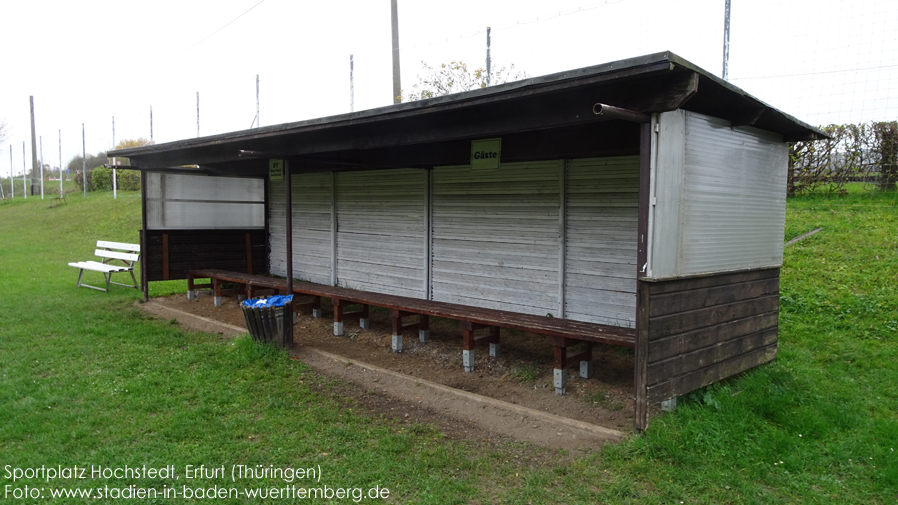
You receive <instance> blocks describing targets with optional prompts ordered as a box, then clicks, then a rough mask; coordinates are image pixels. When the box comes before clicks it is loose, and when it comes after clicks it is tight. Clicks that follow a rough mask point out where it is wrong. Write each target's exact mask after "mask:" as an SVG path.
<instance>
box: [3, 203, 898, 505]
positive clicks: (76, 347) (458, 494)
mask: <svg viewBox="0 0 898 505" xmlns="http://www.w3.org/2000/svg"><path fill="white" fill-rule="evenodd" d="M68 202H69V203H68V204H67V205H62V206H60V207H56V208H53V209H49V208H48V202H47V201H41V200H40V199H39V198H28V199H27V200H23V199H21V198H17V199H16V200H14V201H11V202H10V201H4V202H0V485H2V486H3V489H2V490H0V493H2V494H0V500H4V501H5V500H10V501H11V502H17V503H18V502H21V503H38V502H39V503H73V502H74V503H82V502H97V503H104V502H117V501H122V500H120V499H115V497H114V495H115V493H119V495H120V496H124V495H121V493H126V492H128V490H129V489H130V490H131V492H133V493H135V494H136V493H139V492H152V491H141V490H145V489H149V490H153V491H154V492H156V493H157V497H156V498H141V499H134V500H133V502H135V503H190V502H194V501H197V502H204V501H206V499H197V498H195V497H194V498H184V497H183V493H184V492H185V486H186V489H204V490H205V491H204V492H206V493H208V492H210V491H209V490H210V489H215V488H214V486H218V489H219V491H218V492H228V489H229V488H234V489H239V490H241V491H242V490H243V489H244V488H268V487H276V488H278V489H284V487H285V486H290V485H291V483H288V482H285V480H284V479H282V478H266V477H262V478H237V479H236V480H235V481H232V479H231V475H230V471H231V468H232V465H249V466H251V467H254V468H255V465H262V466H261V467H258V468H294V469H299V468H314V469H315V471H316V472H317V471H318V468H320V481H319V480H317V479H309V478H300V479H297V480H294V482H293V483H292V485H293V486H296V488H300V487H303V488H304V487H314V488H324V486H328V488H329V489H331V490H332V491H333V490H334V489H337V488H349V489H356V488H357V489H360V490H362V493H363V494H366V493H368V491H369V490H371V489H373V488H377V489H378V491H379V492H381V493H383V488H386V489H388V490H389V499H388V500H386V501H389V502H391V503H440V504H442V503H512V504H517V503H520V504H524V503H634V504H635V503H640V504H643V503H674V504H676V503H758V504H771V503H772V504H777V503H783V504H785V503H857V504H870V503H881V504H888V503H895V502H896V501H898V456H896V453H895V449H896V448H898V387H896V385H898V365H896V362H898V294H896V292H898V289H896V287H898V200H896V196H895V195H894V194H893V195H881V194H877V193H870V192H865V191H852V193H851V194H849V195H848V196H845V197H835V196H827V195H809V196H805V197H801V198H796V199H792V200H790V201H789V204H788V211H787V224H786V238H787V239H789V238H793V237H796V236H798V235H800V234H802V233H805V232H807V231H810V230H812V229H814V228H817V227H823V228H824V231H823V232H821V233H818V234H816V235H814V236H812V237H809V238H807V239H805V240H803V241H801V242H798V243H796V244H794V245H791V246H789V247H788V248H787V249H786V254H785V264H784V267H783V276H782V285H781V289H782V298H781V310H782V312H781V319H780V351H779V356H778V357H777V359H776V360H775V361H774V362H773V363H772V364H770V365H767V366H764V367H761V368H760V369H756V370H753V371H751V372H749V373H746V374H743V375H741V376H739V377H736V378H734V379H731V380H728V381H725V382H723V383H720V384H716V385H714V386H711V387H709V388H706V389H704V390H701V391H698V392H696V393H693V394H691V395H688V396H687V397H686V398H683V399H681V401H680V405H679V408H678V409H677V411H676V412H675V413H673V414H670V415H665V416H663V417H661V418H657V419H654V420H653V421H652V424H651V426H650V428H649V430H648V431H647V432H646V433H645V434H644V435H642V436H640V437H635V438H632V439H631V440H629V441H627V442H625V443H621V444H618V445H615V446H609V447H606V448H604V449H600V450H593V451H585V452H582V453H566V452H564V451H552V450H548V449H541V448H537V447H532V446H527V445H524V444H509V443H495V442H476V443H475V442H469V441H459V440H450V439H448V438H446V437H444V436H443V435H441V434H440V432H439V431H437V430H436V429H435V428H434V427H431V426H427V425H418V424H407V423H404V422H401V421H398V420H393V419H390V418H386V417H382V416H379V415H374V414H371V413H368V412H364V411H361V410H360V409H359V408H357V407H356V406H354V404H353V402H352V401H351V400H350V399H347V398H344V397H341V396H340V395H339V394H338V393H336V392H335V386H337V384H335V383H333V382H331V381H329V380H327V379H324V378H321V377H319V376H317V375H316V374H315V373H314V372H312V371H311V370H310V369H309V368H307V367H306V366H305V365H303V364H302V363H300V362H298V361H295V360H290V359H289V358H288V357H287V355H286V354H285V353H283V352H281V351H278V350H276V349H273V348H269V347H264V346H259V345H256V344H254V343H253V342H252V341H251V340H249V339H248V338H238V339H236V340H229V339H223V338H221V337H219V336H216V335H209V334H197V333H187V332H185V331H183V330H182V329H180V328H179V327H178V326H177V325H176V324H172V323H171V322H168V321H158V320H153V319H150V318H148V317H147V316H145V315H144V314H143V313H142V312H141V311H139V310H138V309H137V308H135V307H134V303H135V302H136V301H137V300H138V299H139V298H140V296H139V294H138V293H137V292H136V291H135V290H129V289H126V288H120V287H119V288H115V289H113V290H112V292H111V293H109V294H105V293H100V292H96V291H92V290H88V289H76V288H75V287H74V285H75V279H76V277H77V271H76V270H74V269H71V268H69V267H67V266H66V263H67V262H68V261H74V260H84V259H88V258H90V257H91V255H92V252H93V246H94V243H95V241H96V240H97V239H101V238H102V239H107V240H115V241H121V242H137V240H138V235H137V230H138V229H139V226H140V224H139V223H140V207H139V195H137V194H136V193H128V192H121V193H119V198H118V199H117V200H113V199H112V197H111V194H109V193H97V194H90V195H89V196H88V197H87V198H83V197H82V196H80V195H75V196H70V198H69V199H68ZM184 289H185V286H184V283H183V282H178V281H173V282H167V283H154V284H153V285H152V286H151V295H152V296H155V295H160V294H168V293H173V292H179V291H183V290H184ZM201 464H202V465H205V466H206V467H207V468H218V467H221V466H222V465H224V466H225V468H226V472H225V473H226V474H227V475H226V477H222V476H221V475H217V474H212V475H207V476H200V477H199V478H193V479H188V474H187V465H195V466H198V465H201ZM169 465H172V466H174V469H175V473H176V475H175V476H165V475H153V476H148V475H145V474H140V475H135V474H133V473H131V474H129V475H121V472H120V476H118V477H116V476H114V475H113V476H109V477H108V478H107V477H106V476H103V475H99V476H96V477H91V475H90V469H91V467H92V466H93V467H94V468H97V467H103V468H109V469H116V468H118V469H124V468H125V467H126V466H127V467H131V468H134V467H138V468H143V467H144V466H146V467H148V468H165V467H167V466H169ZM269 465H271V467H269ZM42 466H44V467H53V468H54V469H56V468H57V467H60V466H61V467H63V468H71V467H74V466H78V467H79V468H81V467H87V469H88V471H87V472H86V474H85V475H84V477H85V478H84V479H78V478H56V479H49V480H48V479H47V478H46V477H47V476H46V475H45V474H41V475H38V476H34V475H31V476H30V477H29V476H27V475H26V476H24V477H22V478H16V479H15V480H14V477H15V469H17V468H18V469H21V470H23V471H26V470H27V469H40V468H41V467H42ZM26 486H27V490H26ZM129 486H134V487H129ZM63 488H67V489H80V490H82V491H87V490H88V489H93V491H92V492H93V493H95V494H94V495H93V496H94V498H91V499H86V498H78V499H72V498H57V499H52V498H50V493H51V489H53V490H55V491H56V492H58V491H59V490H60V489H63ZM38 490H39V491H38ZM174 491H177V493H178V495H177V496H178V498H177V499H175V498H172V497H171V494H172V493H173V492H174ZM17 493H18V494H17ZM23 493H24V494H25V495H28V494H33V493H38V494H41V493H42V494H41V496H42V497H43V498H41V499H22V500H18V499H16V497H17V496H21V495H22V494H23ZM97 493H99V494H100V496H101V498H100V499H97V498H96V497H97ZM104 493H105V494H104ZM165 493H168V495H169V497H165ZM299 501H312V502H325V501H327V500H323V499H319V500H299V499H293V498H290V499H284V498H278V499H266V500H262V499H261V498H246V497H241V498H236V499H220V500H216V502H219V503H246V502H250V503H262V502H265V503H269V502H274V503H294V502H299ZM334 501H335V502H342V503H350V502H355V501H356V500H355V499H354V497H353V495H352V492H350V494H349V495H348V497H347V498H344V499H342V500H338V499H335V500H334ZM362 501H373V499H368V498H367V497H366V498H365V499H364V500H362Z"/></svg>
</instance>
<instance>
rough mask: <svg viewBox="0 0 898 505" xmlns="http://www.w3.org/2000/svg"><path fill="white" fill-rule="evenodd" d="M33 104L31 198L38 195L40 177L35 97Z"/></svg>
mask: <svg viewBox="0 0 898 505" xmlns="http://www.w3.org/2000/svg"><path fill="white" fill-rule="evenodd" d="M29 101H30V102H31V196H34V195H36V194H37V190H38V189H37V186H38V185H37V182H36V181H35V180H34V179H35V177H37V176H38V174H39V172H38V170H37V163H38V160H37V142H35V140H36V138H35V134H34V96H31V97H29Z"/></svg>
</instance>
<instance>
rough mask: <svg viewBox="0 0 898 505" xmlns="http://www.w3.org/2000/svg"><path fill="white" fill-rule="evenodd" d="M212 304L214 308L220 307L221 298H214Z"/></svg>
mask: <svg viewBox="0 0 898 505" xmlns="http://www.w3.org/2000/svg"><path fill="white" fill-rule="evenodd" d="M213 302H214V304H215V306H216V307H221V297H220V296H216V297H214V299H213Z"/></svg>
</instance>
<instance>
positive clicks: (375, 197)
mask: <svg viewBox="0 0 898 505" xmlns="http://www.w3.org/2000/svg"><path fill="white" fill-rule="evenodd" d="M336 189H337V191H336V197H337V284H338V285H340V286H344V287H350V288H355V289H362V290H366V291H373V292H376V293H387V294H397V295H403V296H411V297H417V298H424V297H425V295H426V293H425V291H424V286H425V279H424V275H425V270H426V269H425V257H424V254H425V245H426V244H425V240H426V219H427V209H426V203H425V202H426V197H427V174H426V171H425V170H420V169H396V170H375V171H365V172H341V173H338V174H337V188H336Z"/></svg>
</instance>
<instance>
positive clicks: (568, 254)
mask: <svg viewBox="0 0 898 505" xmlns="http://www.w3.org/2000/svg"><path fill="white" fill-rule="evenodd" d="M565 179H566V189H565V196H566V203H565V208H566V213H567V215H566V217H565V226H566V230H565V235H566V239H567V240H566V244H565V246H566V250H565V274H564V291H565V314H564V317H566V318H568V319H575V320H577V321H588V322H594V323H601V324H610V325H614V326H622V327H627V328H633V327H635V322H636V235H637V233H636V231H637V214H638V195H639V158H638V157H635V156H627V157H618V158H596V159H580V160H571V161H569V162H568V164H567V173H566V176H565Z"/></svg>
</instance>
